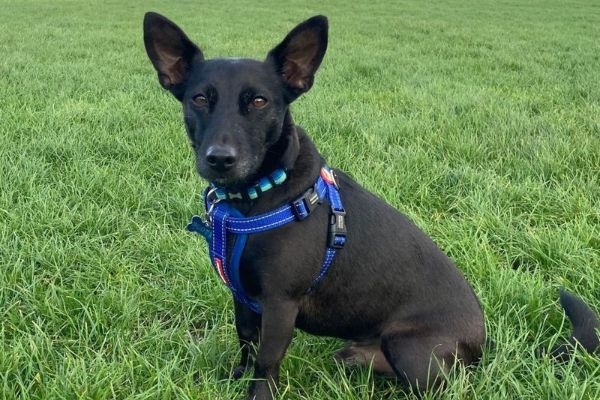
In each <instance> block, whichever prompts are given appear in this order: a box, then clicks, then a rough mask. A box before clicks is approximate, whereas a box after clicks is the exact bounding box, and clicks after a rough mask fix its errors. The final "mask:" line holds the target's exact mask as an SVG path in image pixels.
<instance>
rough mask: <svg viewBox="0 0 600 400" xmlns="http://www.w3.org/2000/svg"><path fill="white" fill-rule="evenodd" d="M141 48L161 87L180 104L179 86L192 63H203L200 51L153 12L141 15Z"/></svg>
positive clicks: (180, 88) (170, 23)
mask: <svg viewBox="0 0 600 400" xmlns="http://www.w3.org/2000/svg"><path fill="white" fill-rule="evenodd" d="M144 45H145V46H146V53H148V57H149V58H150V61H152V65H154V68H155V69H156V71H157V72H158V81H159V82H160V84H161V85H162V87H164V88H165V89H168V90H170V91H171V92H172V93H173V95H174V96H175V97H177V98H178V99H179V100H181V98H182V97H183V87H182V84H183V83H184V82H185V80H186V78H187V73H188V71H189V70H190V67H191V64H192V61H193V60H199V61H201V60H202V59H203V55H202V51H200V49H199V48H198V47H197V46H196V45H195V44H194V43H192V41H191V40H190V39H188V37H187V36H186V35H185V33H183V31H182V30H181V28H179V27H178V26H177V25H175V24H174V23H173V22H171V21H169V20H168V19H167V18H165V17H163V16H162V15H160V14H157V13H153V12H148V13H146V15H144Z"/></svg>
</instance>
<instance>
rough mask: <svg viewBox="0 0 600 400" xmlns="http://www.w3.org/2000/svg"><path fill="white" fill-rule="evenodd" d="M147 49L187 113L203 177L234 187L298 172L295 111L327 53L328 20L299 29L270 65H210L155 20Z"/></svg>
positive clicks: (147, 28) (147, 30)
mask: <svg viewBox="0 0 600 400" xmlns="http://www.w3.org/2000/svg"><path fill="white" fill-rule="evenodd" d="M144 44H145V46H146V51H147V53H148V57H149V58H150V60H151V61H152V64H153V65H154V68H155V69H156V71H157V72H158V80H159V82H160V84H161V85H162V86H163V87H164V88H165V89H167V90H169V91H170V92H171V93H172V94H173V95H174V96H175V97H176V98H177V99H178V100H179V101H181V103H182V105H183V115H184V121H185V126H186V130H187V133H188V136H189V140H190V143H191V146H192V148H193V149H194V152H195V155H196V168H197V170H198V173H199V174H200V176H202V177H203V178H205V179H207V180H209V181H212V182H215V183H217V184H218V185H220V186H226V187H235V186H243V185H246V184H249V183H251V182H250V181H251V180H253V179H256V178H257V177H258V176H259V175H261V174H263V173H265V172H266V173H268V172H270V171H268V170H267V169H269V168H272V169H274V168H278V167H284V168H290V167H291V165H290V164H293V162H294V161H295V157H296V156H297V154H298V138H297V136H296V133H295V129H294V128H293V125H292V122H291V118H290V117H289V112H288V106H289V104H290V103H291V102H292V101H294V100H295V99H296V98H297V97H298V96H300V95H301V94H302V93H304V92H306V91H308V90H309V89H310V88H311V86H312V84H313V80H314V74H315V72H316V70H317V69H318V68H319V65H320V64H321V61H322V59H323V56H324V55H325V50H326V49H327V19H326V18H325V17H323V16H316V17H313V18H310V19H308V20H306V21H304V22H303V23H301V24H299V25H298V26H296V27H295V28H294V29H293V30H292V31H291V32H290V33H289V34H288V35H287V36H286V37H285V39H284V40H283V41H282V42H281V43H280V44H279V45H277V46H276V47H275V48H273V49H272V50H271V51H270V52H269V53H268V55H267V58H266V59H265V61H257V60H250V59H211V60H206V59H205V58H204V56H203V54H202V51H201V50H200V48H199V47H198V46H196V45H195V44H194V43H192V41H190V39H188V37H187V36H186V35H185V33H184V32H183V31H182V30H181V29H180V28H179V27H178V26H177V25H175V24H174V23H173V22H171V21H169V20H168V19H167V18H165V17H163V16H162V15H159V14H156V13H152V12H149V13H147V14H146V15H145V17H144ZM277 164H279V165H277ZM265 170H266V171H265Z"/></svg>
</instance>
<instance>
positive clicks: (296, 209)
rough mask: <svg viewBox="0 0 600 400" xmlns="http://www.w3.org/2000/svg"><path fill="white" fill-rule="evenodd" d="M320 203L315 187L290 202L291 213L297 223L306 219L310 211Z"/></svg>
mask: <svg viewBox="0 0 600 400" xmlns="http://www.w3.org/2000/svg"><path fill="white" fill-rule="evenodd" d="M320 203H321V199H320V198H319V193H318V192H317V190H316V187H312V188H310V189H308V190H307V191H306V192H304V194H303V195H302V196H300V197H298V198H297V199H296V200H294V201H292V212H293V213H294V216H295V217H296V219H298V221H302V220H303V219H306V218H308V216H309V215H310V214H311V213H312V211H313V210H314V209H315V208H316V207H317V206H318V205H319V204H320Z"/></svg>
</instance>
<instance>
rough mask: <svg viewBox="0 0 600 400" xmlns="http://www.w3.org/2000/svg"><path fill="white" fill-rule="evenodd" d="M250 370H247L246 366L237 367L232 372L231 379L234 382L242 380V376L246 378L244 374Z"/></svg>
mask: <svg viewBox="0 0 600 400" xmlns="http://www.w3.org/2000/svg"><path fill="white" fill-rule="evenodd" d="M247 369H248V368H246V366H244V365H238V366H237V367H235V368H234V369H233V371H232V372H231V379H233V380H234V381H237V380H238V379H240V378H241V377H242V376H244V374H245V373H246V370H247Z"/></svg>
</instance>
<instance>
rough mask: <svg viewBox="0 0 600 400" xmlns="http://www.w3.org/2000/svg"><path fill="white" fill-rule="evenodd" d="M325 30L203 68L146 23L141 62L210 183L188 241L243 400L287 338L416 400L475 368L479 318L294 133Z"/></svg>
mask: <svg viewBox="0 0 600 400" xmlns="http://www.w3.org/2000/svg"><path fill="white" fill-rule="evenodd" d="M327 32H328V23H327V19H326V18H325V17H323V16H316V17H313V18H310V19H308V20H306V21H304V22H302V23H301V24H299V25H298V26H296V27H295V28H294V29H293V30H292V31H291V32H289V34H288V35H287V36H286V37H285V38H284V39H283V41H282V42H281V43H279V44H278V45H277V46H275V47H274V48H273V49H272V50H271V51H270V52H269V53H268V54H267V57H266V59H265V60H264V61H256V60H250V59H206V58H205V57H204V55H203V53H202V51H201V50H200V48H199V47H197V46H196V45H195V44H194V43H192V41H191V40H190V39H188V37H187V36H186V35H185V33H184V32H183V31H182V30H181V29H180V28H179V27H178V26H176V25H175V24H174V23H173V22H171V21H169V20H168V19H166V18H165V17H163V16H161V15H159V14H156V13H147V14H146V16H145V19H144V43H145V47H146V51H147V53H148V56H149V58H150V60H151V62H152V64H153V66H154V67H155V69H156V71H157V72H158V79H159V82H160V84H161V85H162V87H163V88H165V89H167V90H168V91H170V92H171V93H172V94H173V96H175V98H177V100H179V101H180V102H181V104H182V106H183V116H184V121H185V128H186V130H187V135H188V139H189V142H190V144H191V147H192V149H193V150H194V153H195V158H196V169H197V171H198V173H199V174H200V176H201V177H203V178H204V179H206V180H207V181H208V182H209V187H208V188H207V190H206V192H205V206H206V214H207V217H206V220H205V221H204V220H201V219H199V218H196V219H195V220H194V221H193V222H192V224H191V228H190V229H191V230H195V231H197V232H199V233H201V234H202V235H203V236H204V237H205V238H206V239H207V242H208V244H209V250H210V251H209V253H210V257H211V262H212V264H213V266H214V268H215V270H216V271H217V273H218V274H219V276H220V277H221V279H222V280H223V282H224V283H225V284H226V285H227V286H228V287H229V288H230V289H231V291H232V294H233V296H234V304H235V324H236V328H237V334H238V336H239V344H240V346H241V359H240V362H239V365H238V366H237V367H236V368H235V370H234V372H233V376H234V377H235V378H238V377H240V376H242V374H243V373H244V372H245V371H246V369H247V368H248V367H249V366H250V364H251V361H254V380H253V381H252V383H251V386H250V389H249V395H248V398H249V399H257V400H267V399H272V398H273V393H274V392H275V391H276V382H277V379H278V375H279V366H280V363H281V360H282V358H283V357H284V355H285V352H286V349H287V347H288V345H289V343H290V341H291V339H292V334H293V331H294V328H295V327H297V328H300V329H302V330H304V331H306V332H309V333H312V334H315V335H326V336H333V337H338V338H342V339H345V340H346V341H347V345H346V347H344V348H343V349H341V350H340V351H339V352H338V353H337V354H336V357H337V358H338V359H340V360H342V361H343V362H346V363H348V364H352V365H356V364H362V365H371V366H372V367H373V369H374V370H375V371H377V372H380V373H384V374H393V375H395V376H397V377H398V379H399V381H400V382H401V383H403V384H404V385H406V386H407V387H410V388H412V389H414V390H416V391H419V392H421V391H425V390H427V389H430V388H435V387H439V386H440V385H441V384H443V381H444V377H445V376H447V373H448V372H449V370H450V369H451V368H452V367H453V366H454V365H456V364H462V365H469V364H472V363H475V362H477V361H478V360H479V358H480V357H481V353H482V348H483V346H484V343H485V341H486V332H485V325H484V316H483V312H482V309H481V306H480V304H479V302H478V300H477V297H476V296H475V293H474V292H473V290H472V289H471V287H470V286H469V284H468V283H467V281H466V280H465V278H464V277H463V275H462V274H461V273H460V271H459V270H458V269H457V268H456V267H455V266H454V264H453V263H452V261H451V260H450V259H449V258H448V257H447V256H446V255H445V254H444V253H443V252H442V251H440V249H439V248H438V247H437V246H436V245H435V244H434V242H433V241H432V240H431V239H430V238H429V237H428V236H427V235H426V234H425V233H423V232H422V231H421V230H420V229H419V228H418V227H417V226H415V225H414V224H413V223H412V222H411V221H409V220H408V219H407V218H406V217H405V216H404V215H402V214H401V213H399V212H398V211H397V210H396V209H394V208H393V207H391V206H389V205H388V204H386V203H385V202H384V201H382V200H381V199H379V198H378V197H376V196H375V195H373V194H371V193H369V192H368V191H367V190H365V189H364V188H362V187H361V186H360V185H359V184H357V183H356V182H355V181H354V180H352V179H351V178H350V177H349V176H348V175H346V174H345V173H343V172H342V171H339V170H335V169H331V168H329V167H328V166H327V164H326V161H325V160H324V158H323V156H322V155H321V154H320V153H319V152H318V150H317V149H316V147H315V145H314V144H313V142H312V141H311V139H310V138H309V136H308V135H307V133H306V132H305V131H304V130H303V129H302V128H301V127H300V126H298V125H296V124H295V123H294V121H293V119H292V116H291V113H290V104H291V103H292V102H293V101H294V100H295V99H296V98H298V97H299V96H300V95H302V94H303V93H305V92H307V91H308V90H309V89H310V88H311V87H312V86H313V82H314V76H315V73H316V71H317V69H318V68H319V65H320V64H321V61H322V60H323V57H324V55H325V51H326V49H327V40H328V35H327ZM561 300H562V304H563V307H564V308H565V310H566V313H567V315H568V316H569V318H570V319H571V321H572V323H573V324H574V327H575V328H574V334H573V338H572V339H571V341H572V342H574V341H577V342H579V343H581V344H582V345H583V347H584V348H586V349H587V350H589V351H594V350H595V349H596V348H597V347H598V337H597V335H596V333H595V331H594V329H596V328H597V327H598V320H597V318H596V316H595V315H594V313H593V312H592V311H591V310H590V309H589V308H588V307H587V306H586V305H585V304H584V303H583V302H582V301H581V300H579V299H577V298H576V297H574V296H572V295H570V294H567V293H566V292H565V293H563V294H562V295H561ZM255 348H257V349H258V350H257V352H256V354H253V349H255ZM569 349H570V346H561V347H559V348H558V349H556V352H555V355H556V356H557V357H568V354H569Z"/></svg>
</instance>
